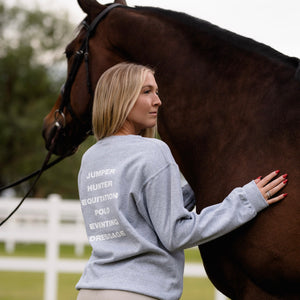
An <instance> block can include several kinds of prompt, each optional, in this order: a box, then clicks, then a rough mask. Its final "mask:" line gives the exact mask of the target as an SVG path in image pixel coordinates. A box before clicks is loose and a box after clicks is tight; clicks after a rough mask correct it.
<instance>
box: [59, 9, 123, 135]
mask: <svg viewBox="0 0 300 300" xmlns="http://www.w3.org/2000/svg"><path fill="white" fill-rule="evenodd" d="M117 6H122V5H121V4H119V3H114V4H111V5H109V6H108V7H106V8H105V9H104V10H103V11H102V12H101V13H100V14H99V15H98V16H97V17H96V18H95V19H94V21H93V22H92V23H91V24H90V25H89V24H87V22H85V21H83V23H82V24H83V26H84V27H85V28H86V30H87V32H86V36H85V39H84V41H83V42H82V44H81V47H80V49H79V50H78V51H77V52H76V53H75V58H74V63H73V65H72V67H71V70H70V72H69V76H68V78H67V81H66V83H65V84H64V85H63V86H62V89H61V96H62V102H61V104H60V107H59V109H58V110H56V111H55V115H54V117H55V121H56V126H61V127H62V128H64V127H65V115H64V112H63V111H64V108H66V109H67V110H68V112H69V113H70V115H71V117H72V118H73V120H76V121H77V122H79V124H81V128H82V130H83V131H85V130H86V131H85V132H86V134H92V129H91V122H89V123H88V125H86V124H84V123H83V122H82V121H81V120H80V119H79V118H78V117H77V116H76V114H75V113H74V111H73V109H72V106H71V100H70V95H71V89H72V86H73V83H74V81H75V78H76V75H77V73H78V70H79V68H80V66H81V64H82V61H83V60H84V62H85V67H86V79H87V88H88V93H89V95H90V97H93V90H92V84H91V78H90V72H89V39H90V38H91V37H92V36H93V34H94V32H95V29H96V28H97V25H98V24H99V23H100V22H101V21H102V20H103V19H104V18H105V17H106V15H107V14H108V13H109V12H110V11H111V10H112V9H113V8H115V7H117Z"/></svg>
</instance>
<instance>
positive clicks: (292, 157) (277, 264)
mask: <svg viewBox="0 0 300 300" xmlns="http://www.w3.org/2000/svg"><path fill="white" fill-rule="evenodd" d="M78 4H79V6H80V7H81V9H82V10H83V11H84V12H85V13H86V18H85V19H84V21H83V22H82V23H81V24H80V26H79V27H78V32H77V35H76V37H75V38H74V39H73V41H72V42H70V43H69V44H68V45H67V47H66V56H67V60H68V77H67V82H66V87H65V89H67V91H66V90H65V91H64V92H62V93H61V94H60V95H59V96H58V99H57V101H56V103H55V104H54V106H53V108H52V110H51V111H50V112H49V114H48V115H47V116H46V117H45V119H44V125H43V135H44V138H45V141H46V145H48V147H49V144H50V140H51V138H52V137H53V135H54V132H55V130H56V129H55V128H56V125H57V122H58V121H59V123H61V121H60V119H62V118H63V119H64V120H63V122H64V123H65V124H64V128H63V130H62V131H61V132H60V133H59V134H58V137H57V139H56V144H55V147H54V153H56V154H57V155H59V156H62V155H72V153H74V152H75V151H76V149H77V147H78V146H79V145H80V143H81V142H82V141H83V140H84V139H85V138H86V137H87V135H88V133H89V131H90V129H91V109H92V101H93V97H92V94H93V91H94V89H95V86H96V83H97V81H98V79H99V77H100V76H101V74H102V73H103V72H104V71H105V70H107V69H108V68H110V67H111V66H113V65H115V64H117V63H120V62H123V61H127V62H134V63H138V64H142V65H147V66H150V67H152V68H154V69H155V77H156V81H157V83H158V86H159V90H160V98H161V99H162V103H163V105H162V107H161V109H160V113H159V117H158V131H159V134H160V137H161V138H162V140H164V141H165V142H166V143H167V144H168V145H169V147H170V149H171V151H172V153H173V155H174V157H175V160H176V161H177V163H178V165H179V167H180V170H181V172H182V173H183V175H184V177H185V178H186V180H187V181H188V182H189V184H190V185H191V187H192V188H193V190H194V192H195V196H196V199H197V203H196V208H197V212H198V213H199V212H200V211H201V210H202V209H203V208H204V207H206V206H209V205H213V204H215V203H218V202H220V201H222V199H224V198H225V197H226V195H227V194H228V193H229V192H230V191H231V190H232V189H233V188H234V187H237V186H242V185H244V184H246V183H247V182H249V181H250V180H251V179H252V178H256V177H257V176H259V175H265V174H267V173H269V172H270V171H272V170H275V168H276V169H280V170H282V171H284V172H287V173H288V174H289V178H290V180H289V183H288V185H287V187H286V188H285V191H286V192H287V193H288V197H287V199H285V200H283V201H281V202H279V203H277V204H275V205H272V207H270V208H268V209H266V210H264V211H263V212H261V213H260V214H259V215H258V216H257V217H256V218H255V219H254V220H252V221H250V222H249V223H247V224H245V225H244V226H241V227H240V228H238V229H236V230H235V231H233V232H231V233H229V234H227V235H225V236H223V237H221V238H218V239H216V240H214V241H211V242H209V243H206V244H203V245H201V246H199V249H200V252H201V256H202V259H203V263H204V267H205V270H206V272H207V275H208V277H209V279H210V280H211V281H212V283H213V284H214V285H215V287H216V288H217V289H218V290H220V291H221V292H222V293H223V294H225V295H226V296H227V297H229V298H231V299H239V300H248V299H251V300H253V299H268V300H269V299H270V300H272V299H289V300H292V299H299V295H300V285H299V283H300V255H299V254H300V253H299V249H300V247H299V242H300V238H299V232H300V223H299V215H300V202H299V199H298V195H299V193H300V191H299V184H298V183H299V179H300V177H299V176H300V173H299V170H300V166H299V160H298V154H299V149H300V147H299V118H298V117H299V99H300V81H299V78H300V76H299V73H300V71H299V70H300V68H299V60H298V58H295V57H289V56H286V55H284V54H282V53H280V52H278V51H276V50H275V49H273V48H271V47H269V46H267V45H264V44H261V43H258V42H256V41H254V40H252V39H249V38H246V37H243V36H240V35H237V34H235V33H233V32H229V31H227V30H224V29H222V28H219V27H218V26H215V25H213V24H211V23H209V22H207V21H204V20H200V19H197V18H194V17H192V16H189V15H186V14H183V13H179V12H173V11H169V10H163V9H160V8H153V7H134V8H132V7H128V6H127V4H126V1H124V0H116V1H115V3H113V4H110V5H102V4H100V3H98V2H97V1H96V0H78ZM111 5H115V6H114V7H111ZM108 7H111V8H112V9H110V11H109V12H108V11H107V8H108ZM99 14H100V15H101V14H102V17H101V18H99ZM91 27H92V29H91ZM87 35H88V36H89V38H86V36H87ZM83 45H85V46H83ZM83 52H84V55H83V56H84V58H82V59H78V57H77V56H78V55H80V53H81V54H82V53H83ZM74 65H76V66H77V67H76V68H75V71H76V72H75V71H74ZM70 77H72V78H71V79H70ZM67 86H68V87H67ZM66 94H67V96H66ZM65 98H67V99H68V100H65ZM66 102H68V103H67V104H66ZM55 124H56V125H55Z"/></svg>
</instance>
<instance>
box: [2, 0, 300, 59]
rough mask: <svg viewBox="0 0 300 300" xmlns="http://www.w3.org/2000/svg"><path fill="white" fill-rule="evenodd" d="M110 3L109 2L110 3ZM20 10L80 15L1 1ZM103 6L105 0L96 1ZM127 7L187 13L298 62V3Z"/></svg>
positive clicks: (76, 18) (74, 8) (42, 1)
mask: <svg viewBox="0 0 300 300" xmlns="http://www.w3.org/2000/svg"><path fill="white" fill-rule="evenodd" d="M111 1H113V0H111ZM5 2H6V3H7V4H9V5H12V4H18V5H21V6H22V7H24V8H32V7H35V6H36V5H39V7H40V8H41V9H43V10H45V11H55V10H60V11H62V10H65V11H68V13H69V16H70V20H71V21H72V22H73V23H74V24H78V23H80V21H81V20H82V19H83V18H84V14H83V12H82V11H81V9H80V8H79V6H78V4H77V0H5ZM98 2H100V3H102V4H104V3H108V2H110V1H109V0H104V1H101V0H98ZM127 4H128V6H135V5H138V6H155V7H161V8H165V9H170V10H175V11H180V12H185V13H188V14H190V15H192V16H194V17H197V18H200V19H204V20H206V21H209V22H211V23H213V24H215V25H218V26H219V27H222V28H225V29H228V30H230V31H233V32H235V33H238V34H241V35H243V36H246V37H250V38H253V39H254V40H256V41H258V42H261V43H264V44H267V45H269V46H271V47H273V48H274V49H276V50H278V51H280V52H282V53H284V54H286V55H289V56H296V57H299V58H300V1H299V0H184V1H179V0H127Z"/></svg>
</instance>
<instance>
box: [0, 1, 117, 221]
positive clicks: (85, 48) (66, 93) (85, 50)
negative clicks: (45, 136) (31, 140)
mask: <svg viewBox="0 0 300 300" xmlns="http://www.w3.org/2000/svg"><path fill="white" fill-rule="evenodd" d="M117 6H122V5H121V4H118V3H114V4H111V5H109V6H107V7H106V8H105V9H104V10H103V11H102V12H101V13H100V14H99V15H98V16H97V17H96V18H95V19H94V20H93V22H92V23H91V24H90V25H88V24H87V23H86V22H85V21H84V22H83V26H84V27H85V28H86V29H87V33H86V37H85V39H84V41H83V43H82V45H81V47H80V49H79V50H78V51H77V52H76V56H75V59H74V63H73V65H72V68H71V71H70V72H69V76H68V78H67V81H66V83H65V84H64V85H63V87H62V89H61V95H62V102H61V105H60V107H59V109H58V110H56V111H55V113H54V118H55V128H56V130H55V133H54V134H53V137H52V139H51V144H50V147H49V152H48V154H47V156H46V158H45V160H44V162H43V165H42V167H41V169H40V170H38V171H36V172H34V173H32V174H30V175H28V176H26V177H24V178H22V179H20V180H18V181H16V182H14V183H12V184H10V185H7V186H5V187H2V188H0V192H1V191H3V190H5V189H7V188H10V187H13V186H16V185H18V184H20V183H22V182H24V181H26V180H28V179H30V178H32V177H34V176H36V175H37V177H36V179H35V180H34V182H33V183H32V185H31V187H30V188H29V190H28V192H27V193H26V195H25V196H24V197H23V199H22V200H21V201H20V203H19V204H18V205H17V206H16V208H15V209H14V210H13V211H12V212H11V213H10V214H9V215H8V216H7V217H6V218H5V219H4V220H3V221H1V223H0V226H2V225H3V224H4V223H5V222H6V221H7V220H8V219H9V218H10V217H11V216H12V215H13V214H14V213H15V212H16V211H17V210H18V209H19V207H20V206H21V205H22V203H23V202H24V201H25V199H26V198H27V197H28V196H29V194H30V193H31V192H32V190H33V188H34V187H35V185H36V183H37V181H38V180H39V178H40V177H41V175H42V173H43V172H44V171H45V170H47V169H49V168H50V167H52V166H54V165H55V164H57V163H58V162H60V161H61V160H63V159H64V158H65V157H66V156H62V157H59V158H58V159H56V160H55V161H53V162H52V163H50V164H48V162H49V160H50V158H51V155H52V153H53V151H54V148H55V145H56V141H57V138H58V136H59V134H60V132H61V131H62V130H63V129H64V128H65V125H66V124H65V121H66V120H65V114H64V112H63V111H64V108H66V109H67V111H68V112H69V113H70V115H71V117H72V118H73V119H74V120H76V121H78V122H79V123H80V124H81V125H82V126H83V128H84V127H85V126H86V125H85V124H83V123H82V121H81V120H80V119H79V118H78V117H77V116H76V114H75V113H74V111H73V109H72V106H71V101H70V95H71V89H72V85H73V83H74V81H75V78H76V75H77V73H78V70H79V68H80V66H81V63H82V61H83V58H84V62H85V66H86V73H87V87H88V92H89V95H90V97H92V96H93V91H92V84H91V79H90V72H89V58H88V57H89V39H90V38H91V37H92V35H93V34H94V32H95V29H96V27H97V25H98V24H99V23H100V21H101V20H103V19H104V18H105V16H106V15H107V14H108V13H109V12H110V11H111V10H112V9H113V8H115V7H117ZM86 134H92V130H91V126H90V124H88V130H87V131H86Z"/></svg>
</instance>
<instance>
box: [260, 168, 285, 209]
mask: <svg viewBox="0 0 300 300" xmlns="http://www.w3.org/2000/svg"><path fill="white" fill-rule="evenodd" d="M279 172H280V171H279V170H277V171H274V172H272V173H270V174H269V175H267V176H266V177H264V178H262V177H261V176H260V177H258V178H257V179H255V183H256V185H257V187H258V189H259V190H260V192H261V194H262V195H263V197H264V198H265V199H266V201H267V202H268V204H273V203H276V202H278V201H280V200H282V199H283V198H285V197H286V196H287V194H280V195H279V196H276V197H273V195H275V194H276V193H277V192H278V191H280V190H281V189H282V188H284V187H285V185H286V184H287V182H288V180H287V179H286V178H287V176H288V175H287V174H284V175H282V176H280V177H278V178H276V179H274V180H273V178H274V177H276V176H277V175H278V174H279Z"/></svg>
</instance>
